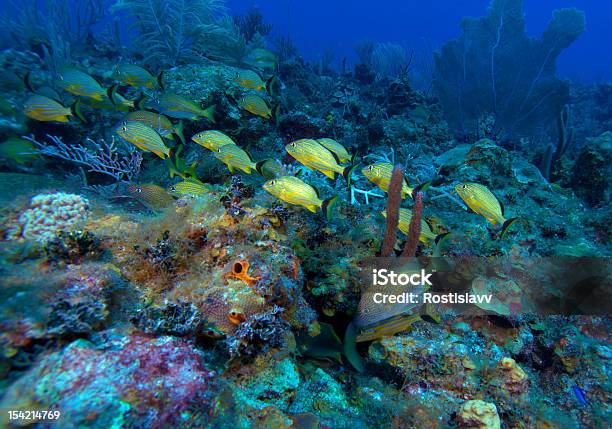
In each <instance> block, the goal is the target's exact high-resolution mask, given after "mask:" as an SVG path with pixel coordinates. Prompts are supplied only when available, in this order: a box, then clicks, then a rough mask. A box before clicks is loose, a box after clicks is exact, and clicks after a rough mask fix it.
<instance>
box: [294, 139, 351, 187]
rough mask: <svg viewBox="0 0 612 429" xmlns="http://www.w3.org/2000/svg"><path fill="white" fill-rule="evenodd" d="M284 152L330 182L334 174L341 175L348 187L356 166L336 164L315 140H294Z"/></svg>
mask: <svg viewBox="0 0 612 429" xmlns="http://www.w3.org/2000/svg"><path fill="white" fill-rule="evenodd" d="M285 150H286V151H287V153H288V154H289V155H291V156H292V157H294V158H295V159H296V160H297V161H298V162H300V163H301V164H304V165H305V166H306V167H308V168H310V169H311V170H317V171H320V172H321V173H323V174H325V175H326V176H327V177H329V178H330V179H332V180H333V179H335V177H336V173H338V174H341V175H342V176H343V177H344V178H345V179H346V182H347V184H348V185H350V183H351V175H352V174H353V171H354V170H355V168H356V166H353V165H349V166H342V165H340V164H338V161H336V158H334V155H332V153H331V152H330V151H329V150H327V149H326V148H325V147H324V146H323V145H321V143H319V142H317V141H316V140H312V139H300V140H296V141H294V142H291V143H289V144H288V145H286V146H285Z"/></svg>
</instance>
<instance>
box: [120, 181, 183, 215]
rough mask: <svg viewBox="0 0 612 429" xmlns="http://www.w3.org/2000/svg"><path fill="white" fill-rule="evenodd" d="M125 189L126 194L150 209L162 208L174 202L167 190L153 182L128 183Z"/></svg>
mask: <svg viewBox="0 0 612 429" xmlns="http://www.w3.org/2000/svg"><path fill="white" fill-rule="evenodd" d="M126 189H127V193H128V195H130V196H131V197H132V198H134V199H136V200H138V201H140V202H141V203H142V204H144V205H145V206H147V207H148V208H150V209H163V208H165V207H168V206H169V205H171V204H172V203H173V202H174V198H172V195H170V194H169V193H168V191H166V190H165V189H164V188H162V187H161V186H158V185H155V184H153V183H144V184H140V185H128V186H127V188H126Z"/></svg>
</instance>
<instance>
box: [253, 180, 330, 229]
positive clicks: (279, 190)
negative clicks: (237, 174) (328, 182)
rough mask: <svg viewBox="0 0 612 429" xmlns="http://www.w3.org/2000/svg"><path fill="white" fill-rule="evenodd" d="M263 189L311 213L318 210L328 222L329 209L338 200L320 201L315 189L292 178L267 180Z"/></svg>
mask: <svg viewBox="0 0 612 429" xmlns="http://www.w3.org/2000/svg"><path fill="white" fill-rule="evenodd" d="M263 188H264V189H265V190H266V191H267V192H269V193H270V194H272V195H274V196H275V197H277V198H279V199H281V200H283V201H285V202H286V203H289V204H293V205H298V206H302V207H305V208H307V209H308V210H310V211H311V212H313V213H316V212H317V210H318V209H319V208H320V209H321V210H322V211H323V214H324V215H325V218H326V219H328V220H329V219H330V218H331V209H332V207H333V205H334V204H335V203H336V200H337V199H338V197H336V196H333V197H331V198H328V199H326V200H322V199H321V198H320V197H319V193H318V192H317V190H316V189H315V188H313V187H312V186H310V185H309V184H307V183H304V182H303V181H301V180H300V179H298V178H297V177H294V176H282V177H279V178H276V179H272V180H268V181H267V182H266V183H264V184H263Z"/></svg>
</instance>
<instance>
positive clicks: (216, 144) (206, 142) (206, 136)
mask: <svg viewBox="0 0 612 429" xmlns="http://www.w3.org/2000/svg"><path fill="white" fill-rule="evenodd" d="M191 140H193V141H194V142H196V143H197V144H199V145H200V146H203V147H205V148H206V149H208V150H212V151H213V152H215V151H217V150H219V148H221V147H222V146H225V145H226V144H233V145H236V142H235V141H234V140H232V139H231V137H229V136H228V135H226V134H223V133H222V132H221V131H216V130H208V131H202V132H199V133H197V134H196V135H194V136H193V137H191Z"/></svg>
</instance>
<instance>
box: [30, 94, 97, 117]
mask: <svg viewBox="0 0 612 429" xmlns="http://www.w3.org/2000/svg"><path fill="white" fill-rule="evenodd" d="M80 105H81V102H80V101H79V100H78V99H77V100H76V101H75V102H74V103H73V104H72V106H71V107H64V106H63V105H61V104H60V103H58V102H57V101H55V100H52V99H51V98H49V97H45V96H44V95H37V94H35V95H32V96H30V98H28V99H27V100H26V102H25V103H24V105H23V111H24V113H25V115H26V116H27V117H28V118H30V119H34V120H36V121H41V122H68V118H69V117H70V116H76V117H78V118H79V119H80V120H81V121H83V122H85V118H84V117H83V115H82V114H81V111H80Z"/></svg>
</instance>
